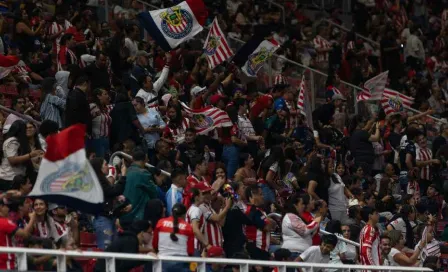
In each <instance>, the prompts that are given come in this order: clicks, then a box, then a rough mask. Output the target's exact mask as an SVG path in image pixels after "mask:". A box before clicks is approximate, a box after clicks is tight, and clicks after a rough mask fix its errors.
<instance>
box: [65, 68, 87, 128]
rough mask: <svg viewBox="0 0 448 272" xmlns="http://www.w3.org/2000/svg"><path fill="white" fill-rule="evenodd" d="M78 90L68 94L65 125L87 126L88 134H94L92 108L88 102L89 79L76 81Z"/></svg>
mask: <svg viewBox="0 0 448 272" xmlns="http://www.w3.org/2000/svg"><path fill="white" fill-rule="evenodd" d="M75 86H76V88H75V89H73V90H71V91H69V92H68V96H67V102H66V105H65V125H66V127H69V126H71V125H74V124H78V123H81V124H84V125H86V126H87V130H86V132H87V134H88V135H91V134H92V117H91V115H90V106H89V102H88V101H87V95H86V92H87V91H88V90H89V79H88V78H87V77H85V76H81V77H79V78H78V79H77V80H76V83H75Z"/></svg>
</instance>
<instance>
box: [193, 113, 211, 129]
mask: <svg viewBox="0 0 448 272" xmlns="http://www.w3.org/2000/svg"><path fill="white" fill-rule="evenodd" d="M192 122H193V124H194V127H196V128H199V129H203V128H209V127H211V126H212V125H213V119H212V118H211V117H209V116H206V115H204V114H195V115H193V118H192Z"/></svg>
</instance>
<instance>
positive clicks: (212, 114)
mask: <svg viewBox="0 0 448 272" xmlns="http://www.w3.org/2000/svg"><path fill="white" fill-rule="evenodd" d="M181 104H182V108H183V109H184V111H185V112H186V113H187V115H188V118H189V119H190V121H191V123H192V126H193V127H194V128H195V129H196V133H197V134H206V133H208V132H209V131H211V130H213V129H215V128H217V127H231V126H233V123H232V121H231V120H230V117H229V115H228V114H227V113H226V112H225V111H223V110H220V109H218V108H215V107H212V106H208V107H205V108H202V109H199V110H193V109H190V108H189V107H188V106H187V105H185V103H181Z"/></svg>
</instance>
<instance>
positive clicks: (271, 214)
mask: <svg viewBox="0 0 448 272" xmlns="http://www.w3.org/2000/svg"><path fill="white" fill-rule="evenodd" d="M272 216H276V217H280V218H281V217H282V215H281V214H279V213H270V214H268V217H272ZM319 232H321V233H323V234H334V233H331V232H328V231H326V230H323V229H319ZM336 237H337V238H338V240H340V241H342V242H346V243H347V244H351V245H354V246H356V247H360V245H359V243H357V242H355V241H352V240H350V239H346V238H344V237H342V236H338V235H336Z"/></svg>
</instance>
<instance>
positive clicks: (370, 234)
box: [359, 224, 381, 265]
mask: <svg viewBox="0 0 448 272" xmlns="http://www.w3.org/2000/svg"><path fill="white" fill-rule="evenodd" d="M359 244H360V248H361V251H360V254H359V258H360V260H361V264H362V265H380V256H381V255H380V247H379V244H380V233H379V232H378V230H377V229H376V228H375V227H373V226H371V225H369V224H367V225H365V226H364V228H362V230H361V233H360V235H359Z"/></svg>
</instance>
